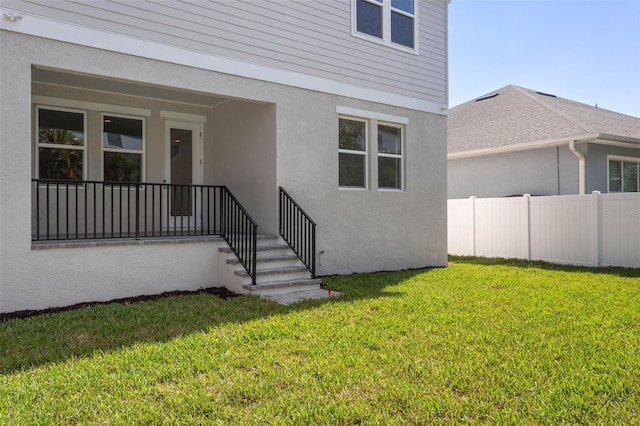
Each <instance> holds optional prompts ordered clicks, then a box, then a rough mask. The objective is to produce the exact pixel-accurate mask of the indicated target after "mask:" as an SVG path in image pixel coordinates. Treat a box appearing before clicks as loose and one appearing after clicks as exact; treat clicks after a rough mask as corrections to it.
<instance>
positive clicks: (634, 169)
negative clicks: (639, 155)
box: [622, 163, 638, 192]
mask: <svg viewBox="0 0 640 426" xmlns="http://www.w3.org/2000/svg"><path fill="white" fill-rule="evenodd" d="M622 173H623V180H622V190H623V191H624V192H638V164H636V163H622Z"/></svg>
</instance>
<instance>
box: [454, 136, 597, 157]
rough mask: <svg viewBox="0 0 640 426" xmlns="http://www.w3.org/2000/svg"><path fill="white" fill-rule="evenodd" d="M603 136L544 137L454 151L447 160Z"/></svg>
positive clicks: (589, 140) (588, 139) (590, 139)
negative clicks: (492, 146)
mask: <svg viewBox="0 0 640 426" xmlns="http://www.w3.org/2000/svg"><path fill="white" fill-rule="evenodd" d="M601 136H602V135H601V134H600V133H584V134H578V135H573V136H569V137H562V138H553V139H544V140H539V141H533V142H524V143H518V144H513V145H504V146H498V147H494V148H482V149H474V150H470V151H460V152H452V153H449V154H447V160H456V159H459V158H468V157H480V156H483V155H493V154H503V153H506V152H518V151H527V150H530V149H540V148H548V147H554V146H561V145H565V144H568V143H569V142H571V141H573V142H574V143H584V142H592V141H594V140H596V139H600V137H601Z"/></svg>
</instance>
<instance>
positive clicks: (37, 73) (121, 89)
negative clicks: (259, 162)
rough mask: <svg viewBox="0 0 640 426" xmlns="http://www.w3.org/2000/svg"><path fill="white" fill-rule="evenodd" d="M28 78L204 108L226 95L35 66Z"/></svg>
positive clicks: (216, 103)
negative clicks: (220, 95) (221, 95)
mask: <svg viewBox="0 0 640 426" xmlns="http://www.w3.org/2000/svg"><path fill="white" fill-rule="evenodd" d="M31 79H32V81H33V82H37V83H44V84H53V85H57V86H66V87H77V88H81V89H88V90H95V91H99V92H108V93H117V94H124V95H129V96H139V97H143V98H150V99H160V100H167V101H173V102H180V103H185V104H191V105H199V106H206V107H215V106H216V105H219V104H221V103H224V102H226V101H227V99H226V98H223V97H219V96H214V95H210V94H207V93H200V92H192V91H186V90H180V89H174V88H170V87H164V86H154V85H150V84H145V83H139V82H131V81H125V80H114V79H105V78H100V77H95V76H90V75H85V74H71V73H66V72H62V71H56V70H50V69H43V68H37V67H33V69H32V70H31Z"/></svg>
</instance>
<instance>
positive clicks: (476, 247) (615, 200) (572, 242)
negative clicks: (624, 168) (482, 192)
mask: <svg viewBox="0 0 640 426" xmlns="http://www.w3.org/2000/svg"><path fill="white" fill-rule="evenodd" d="M448 244H449V254H454V255H462V256H480V257H503V258H519V259H526V260H544V261H547V262H553V263H562V264H572V265H588V266H624V267H630V268H640V193H623V194H600V193H598V192H594V193H592V194H590V195H557V196H549V197H531V196H530V195H527V194H525V195H524V196H523V197H514V198H475V197H471V198H468V199H462V200H449V201H448Z"/></svg>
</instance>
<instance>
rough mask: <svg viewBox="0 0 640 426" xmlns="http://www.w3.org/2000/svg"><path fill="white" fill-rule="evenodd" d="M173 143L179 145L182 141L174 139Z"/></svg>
mask: <svg viewBox="0 0 640 426" xmlns="http://www.w3.org/2000/svg"><path fill="white" fill-rule="evenodd" d="M174 142H175V143H177V144H178V143H180V142H182V141H181V140H180V139H176V140H175V141H174Z"/></svg>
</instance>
